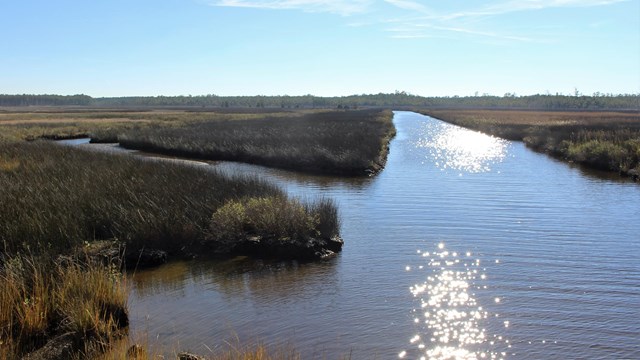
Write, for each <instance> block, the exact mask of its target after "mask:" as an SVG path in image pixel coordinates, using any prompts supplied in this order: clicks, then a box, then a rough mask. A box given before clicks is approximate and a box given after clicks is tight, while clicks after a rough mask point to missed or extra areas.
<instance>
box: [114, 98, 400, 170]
mask: <svg viewBox="0 0 640 360" xmlns="http://www.w3.org/2000/svg"><path fill="white" fill-rule="evenodd" d="M391 118H392V114H391V112H389V111H381V110H360V111H324V112H300V113H296V114H286V115H277V114H264V115H263V117H262V118H259V119H248V120H242V121H238V120H212V121H200V122H193V123H189V124H185V126H182V127H179V128H170V129H169V128H166V127H156V128H154V127H146V128H141V129H137V130H131V131H127V132H124V133H122V134H121V135H120V136H119V137H118V140H119V142H120V144H121V145H122V146H124V147H127V148H131V149H138V150H145V151H150V152H157V153H163V154H171V155H178V156H186V157H191V158H204V159H209V160H230V161H240V162H247V163H254V164H261V165H266V166H272V167H279V168H287V169H294V170H299V171H306V172H315V173H337V174H345V175H367V174H370V173H372V172H376V171H379V170H380V169H381V167H382V166H383V165H384V161H385V159H386V151H387V145H388V142H389V139H390V138H391V137H392V136H393V135H394V134H395V129H394V127H393V123H392V122H391Z"/></svg>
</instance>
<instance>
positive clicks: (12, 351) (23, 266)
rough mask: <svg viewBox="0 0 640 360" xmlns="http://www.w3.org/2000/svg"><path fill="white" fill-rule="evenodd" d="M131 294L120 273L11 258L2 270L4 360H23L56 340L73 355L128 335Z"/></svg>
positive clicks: (0, 314) (0, 328)
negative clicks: (65, 340)
mask: <svg viewBox="0 0 640 360" xmlns="http://www.w3.org/2000/svg"><path fill="white" fill-rule="evenodd" d="M126 303H127V290H126V288H125V285H124V284H123V282H122V277H121V275H120V273H119V271H118V269H116V268H108V267H104V266H102V265H91V264H88V263H85V264H81V263H77V262H68V263H65V264H62V263H54V262H53V261H52V260H51V259H49V258H44V257H32V256H20V255H19V256H12V257H8V258H5V259H4V261H3V262H2V266H1V267H0V359H19V358H22V356H24V355H26V354H28V353H30V352H32V351H34V350H37V349H39V348H40V347H42V346H43V345H45V343H46V342H47V341H48V340H50V339H52V338H55V337H57V336H60V335H65V336H66V337H67V338H68V339H69V341H70V343H71V348H72V349H69V351H70V352H74V351H81V350H82V349H81V346H80V344H82V343H85V344H89V343H92V344H94V346H95V344H104V343H108V342H109V341H111V340H112V339H115V338H119V337H122V336H123V335H125V334H126V326H127V325H128V318H127V313H126Z"/></svg>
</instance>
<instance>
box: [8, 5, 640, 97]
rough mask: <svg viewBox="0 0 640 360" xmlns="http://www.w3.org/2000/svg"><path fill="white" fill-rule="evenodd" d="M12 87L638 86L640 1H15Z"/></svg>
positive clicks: (151, 91)
mask: <svg viewBox="0 0 640 360" xmlns="http://www.w3.org/2000/svg"><path fill="white" fill-rule="evenodd" d="M0 33H2V34H3V35H4V36H3V41H2V42H0V93H8V94H13V93H56V94H77V93H84V94H88V95H91V96H96V97H99V96H130V95H189V94H192V95H203V94H216V95H303V94H313V95H318V96H340V95H350V94H363V93H366V94H369V93H379V92H394V91H396V90H399V91H407V92H409V93H412V94H416V95H423V96H445V95H473V94H475V93H476V92H478V93H479V94H483V93H489V94H493V95H503V94H505V93H507V92H509V93H516V94H518V95H528V94H535V93H547V92H549V93H556V92H560V93H565V94H569V93H573V92H574V90H575V89H577V90H578V91H580V92H581V93H584V94H592V93H594V92H602V93H640V0H519V1H516V0H467V1H461V0H449V1H442V0H440V1H435V0H430V1H418V0H353V1H347V0H100V1H93V0H92V1H87V0H56V1H50V0H47V1H43V0H3V1H2V2H1V3H0Z"/></svg>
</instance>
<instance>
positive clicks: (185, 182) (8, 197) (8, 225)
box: [0, 141, 338, 253]
mask: <svg viewBox="0 0 640 360" xmlns="http://www.w3.org/2000/svg"><path fill="white" fill-rule="evenodd" d="M0 164H2V165H1V166H0V169H1V170H0V189H1V191H0V214H2V216H1V217H0V252H4V253H17V252H20V251H25V250H29V251H32V252H44V253H65V252H68V249H70V248H74V247H77V246H79V245H80V244H82V243H83V242H84V241H92V240H95V239H118V240H119V241H122V242H125V243H126V244H127V245H128V248H130V249H133V248H135V249H139V248H142V247H146V248H157V249H164V250H167V251H169V252H174V253H178V252H180V251H181V249H185V248H187V249H189V248H192V249H193V248H197V247H202V246H206V247H208V248H215V247H216V245H217V243H216V242H215V241H211V238H210V234H211V233H217V232H218V231H219V230H218V229H217V228H216V226H221V227H222V226H224V225H223V224H215V225H213V226H212V222H211V217H212V215H213V214H214V213H215V212H216V211H217V210H218V209H219V208H220V207H222V206H224V205H225V204H227V203H229V202H230V201H239V200H240V199H252V198H269V199H276V201H273V202H271V203H269V204H267V205H268V206H265V207H264V208H261V211H264V212H265V213H270V214H275V213H287V211H289V210H292V209H298V208H299V207H298V202H296V201H295V200H292V199H288V197H287V196H286V195H285V194H284V192H283V191H282V190H280V189H279V188H277V187H275V186H273V185H271V184H269V183H267V182H265V181H262V180H259V179H258V178H257V177H247V176H242V177H228V176H224V175H222V174H219V173H217V172H216V171H214V170H212V169H211V168H208V167H203V166H190V165H185V164H175V163H168V162H163V161H150V160H143V159H136V158H133V157H131V156H126V155H116V154H103V153H98V152H91V151H83V150H80V149H75V148H68V147H63V146H58V145H55V144H51V143H48V142H31V143H14V142H4V143H2V142H1V141H0ZM318 212H320V213H322V214H323V215H322V216H320V217H319V219H320V221H316V222H315V223H314V228H313V231H310V230H309V229H301V230H300V231H299V232H300V233H303V232H304V231H307V232H306V233H305V235H306V236H331V235H334V234H337V232H338V229H337V225H338V222H337V219H336V218H334V217H337V215H336V214H335V209H334V206H333V205H327V204H325V203H321V202H320V203H318V204H313V203H309V204H305V205H304V210H303V211H297V212H292V213H287V216H289V218H285V217H283V218H281V219H279V220H278V221H284V220H286V221H288V222H291V223H299V224H304V223H305V221H306V220H305V219H306V217H307V216H311V215H312V214H316V213H318ZM296 216H300V217H301V218H302V220H294V219H295V217H296ZM312 216H314V217H315V216H316V215H312ZM318 216H319V215H318ZM331 224H333V225H331ZM280 225H281V224H279V223H278V222H276V223H273V224H271V225H270V229H269V230H268V231H270V232H271V233H274V234H275V235H276V236H277V237H279V238H286V237H289V236H290V235H289V234H279V233H278V231H280V230H279V229H280V228H279V227H278V226H280Z"/></svg>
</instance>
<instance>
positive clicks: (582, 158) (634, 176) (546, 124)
mask: <svg viewBox="0 0 640 360" xmlns="http://www.w3.org/2000/svg"><path fill="white" fill-rule="evenodd" d="M415 111H416V112H417V113H419V114H422V115H426V116H430V117H432V118H434V119H437V120H440V121H443V122H446V123H449V124H453V125H457V126H461V127H464V128H466V129H470V130H474V131H480V132H482V133H485V134H488V135H491V136H496V137H499V138H503V139H506V140H511V141H520V142H523V143H524V144H525V146H526V147H527V148H529V149H531V150H533V151H536V152H538V153H541V154H546V155H548V156H550V157H552V158H554V159H557V160H560V161H562V162H565V163H568V164H577V165H580V166H582V167H584V168H585V169H587V170H595V171H603V172H606V173H609V174H618V175H619V176H621V177H626V178H630V179H631V180H633V181H636V182H637V181H638V180H640V162H639V161H638V158H637V157H638V155H634V154H633V150H631V154H629V155H626V154H627V153H623V152H621V151H618V150H617V148H616V146H618V145H617V144H618V142H623V141H630V142H631V143H632V144H633V143H634V142H637V143H638V144H640V137H637V138H636V137H633V131H636V132H638V133H640V113H638V112H620V111H613V112H591V113H585V112H579V111H564V112H557V111H555V112H554V111H536V110H527V111H512V110H481V109H478V110H473V109H448V110H415ZM595 114H598V115H600V114H602V115H601V117H594V116H593V115H595ZM618 114H623V115H621V116H620V120H618V122H609V123H607V122H606V120H607V119H608V117H611V118H615V116H618ZM536 115H540V120H539V121H537V119H529V120H527V119H526V118H527V117H535V116H536ZM587 115H588V116H587ZM590 117H593V119H591V118H590ZM581 131H582V132H585V133H587V134H588V133H589V132H597V133H598V134H602V136H604V137H605V140H597V138H596V140H588V139H587V140H582V141H580V140H574V139H575V138H576V137H578V135H579V134H580V132H581ZM621 131H630V132H631V137H630V138H629V140H627V138H621V139H620V140H618V139H615V136H616V132H621ZM585 137H586V136H585ZM607 137H609V138H614V139H612V140H607ZM634 139H635V140H634ZM594 142H595V145H594ZM624 144H626V143H623V145H624ZM587 146H591V147H595V146H598V147H597V148H595V149H593V150H590V148H587ZM625 146H634V145H625ZM635 146H638V145H635ZM600 147H602V149H601V148H600ZM623 156H625V157H624V158H623ZM628 156H631V159H629V158H628ZM625 163H626V165H624V166H623V165H622V164H625ZM615 164H620V165H615Z"/></svg>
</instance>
